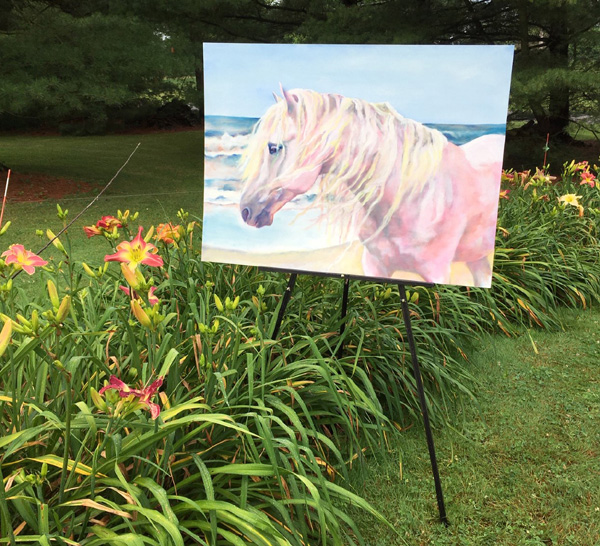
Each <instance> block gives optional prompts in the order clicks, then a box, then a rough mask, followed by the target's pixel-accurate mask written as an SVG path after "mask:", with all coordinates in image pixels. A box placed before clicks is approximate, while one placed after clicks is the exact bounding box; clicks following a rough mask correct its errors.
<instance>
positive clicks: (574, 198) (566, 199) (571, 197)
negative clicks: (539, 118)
mask: <svg viewBox="0 0 600 546" xmlns="http://www.w3.org/2000/svg"><path fill="white" fill-rule="evenodd" d="M580 199H581V195H576V194H574V193H566V194H565V195H561V196H560V197H559V198H558V201H559V202H560V203H564V204H565V205H572V206H573V207H579V206H581V205H580V204H579V200H580Z"/></svg>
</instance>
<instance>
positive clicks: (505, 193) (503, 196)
mask: <svg viewBox="0 0 600 546" xmlns="http://www.w3.org/2000/svg"><path fill="white" fill-rule="evenodd" d="M509 193H510V190H502V191H501V192H500V199H508V194H509Z"/></svg>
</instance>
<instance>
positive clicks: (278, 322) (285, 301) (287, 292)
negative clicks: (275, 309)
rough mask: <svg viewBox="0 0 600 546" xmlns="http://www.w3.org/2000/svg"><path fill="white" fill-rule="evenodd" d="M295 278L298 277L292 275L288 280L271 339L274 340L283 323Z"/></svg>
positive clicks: (294, 274) (295, 274)
mask: <svg viewBox="0 0 600 546" xmlns="http://www.w3.org/2000/svg"><path fill="white" fill-rule="evenodd" d="M296 277H298V274H297V273H292V274H291V275H290V278H289V280H288V285H287V288H286V289H285V292H284V293H283V300H282V301H281V307H280V308H279V313H278V314H277V320H276V322H275V328H273V335H272V336H271V339H275V338H276V337H277V336H278V335H279V328H281V322H282V321H283V315H284V314H285V309H286V307H287V305H288V303H289V301H290V298H291V297H292V290H294V286H295V285H296Z"/></svg>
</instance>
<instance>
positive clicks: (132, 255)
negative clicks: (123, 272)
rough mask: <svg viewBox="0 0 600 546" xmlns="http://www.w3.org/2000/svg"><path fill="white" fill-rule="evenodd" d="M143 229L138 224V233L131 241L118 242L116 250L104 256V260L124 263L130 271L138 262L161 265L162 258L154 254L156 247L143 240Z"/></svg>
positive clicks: (154, 265)
mask: <svg viewBox="0 0 600 546" xmlns="http://www.w3.org/2000/svg"><path fill="white" fill-rule="evenodd" d="M143 230H144V228H143V227H141V226H140V229H139V231H138V234H137V235H136V236H135V237H134V238H133V239H132V240H131V241H123V242H121V243H119V244H118V245H117V252H115V253H114V254H107V255H106V256H104V261H106V262H123V263H126V264H127V266H128V267H129V269H130V270H131V271H134V270H135V269H136V268H137V266H138V265H139V264H145V265H149V266H152V267H161V266H162V265H163V259H162V258H161V257H160V256H157V255H156V253H157V252H158V249H157V248H156V247H155V246H154V245H153V244H152V243H147V242H146V241H144V239H143V238H142V231H143Z"/></svg>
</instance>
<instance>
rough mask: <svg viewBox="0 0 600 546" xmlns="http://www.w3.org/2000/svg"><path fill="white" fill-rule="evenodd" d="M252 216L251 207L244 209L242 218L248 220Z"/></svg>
mask: <svg viewBox="0 0 600 546" xmlns="http://www.w3.org/2000/svg"><path fill="white" fill-rule="evenodd" d="M248 218H250V209H249V208H248V207H246V208H243V209H242V220H244V222H246V221H247V220H248Z"/></svg>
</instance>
